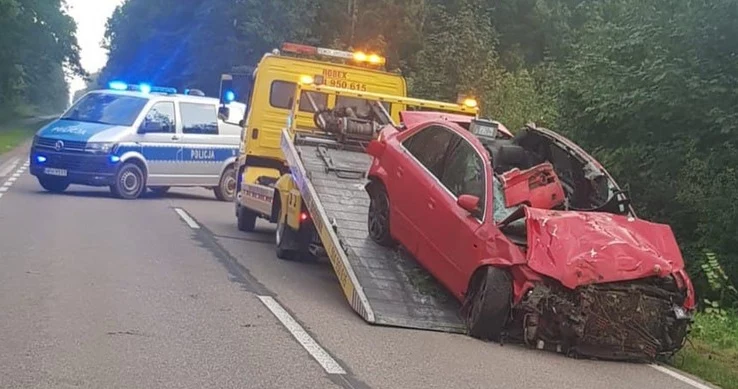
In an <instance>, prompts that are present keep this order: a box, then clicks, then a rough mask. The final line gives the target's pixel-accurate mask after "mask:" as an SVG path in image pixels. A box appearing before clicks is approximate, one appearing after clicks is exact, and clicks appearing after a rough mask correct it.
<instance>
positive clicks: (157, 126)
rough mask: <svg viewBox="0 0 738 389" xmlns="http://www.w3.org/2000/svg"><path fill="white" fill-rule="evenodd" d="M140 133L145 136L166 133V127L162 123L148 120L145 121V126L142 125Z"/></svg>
mask: <svg viewBox="0 0 738 389" xmlns="http://www.w3.org/2000/svg"><path fill="white" fill-rule="evenodd" d="M138 132H140V133H142V134H145V133H147V132H164V126H163V125H162V124H161V122H157V121H154V120H147V121H144V122H143V124H141V128H139V130H138Z"/></svg>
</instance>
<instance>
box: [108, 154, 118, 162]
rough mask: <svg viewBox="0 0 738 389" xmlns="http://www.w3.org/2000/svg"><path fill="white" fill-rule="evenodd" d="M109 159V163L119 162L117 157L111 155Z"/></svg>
mask: <svg viewBox="0 0 738 389" xmlns="http://www.w3.org/2000/svg"><path fill="white" fill-rule="evenodd" d="M109 158H110V162H111V163H118V162H120V157H119V156H117V155H111V156H110V157H109Z"/></svg>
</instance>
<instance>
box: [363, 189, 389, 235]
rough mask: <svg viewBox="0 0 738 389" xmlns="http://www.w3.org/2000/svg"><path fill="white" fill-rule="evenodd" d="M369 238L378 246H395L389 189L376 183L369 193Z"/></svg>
mask: <svg viewBox="0 0 738 389" xmlns="http://www.w3.org/2000/svg"><path fill="white" fill-rule="evenodd" d="M367 230H368V231H369V237H370V238H371V239H372V240H373V241H374V242H376V243H377V244H379V245H381V246H385V247H392V246H394V245H395V242H394V240H393V239H392V235H391V234H390V202H389V196H388V195H387V189H385V187H384V185H382V184H380V183H375V184H373V185H372V186H371V187H370V191H369V213H368V216H367Z"/></svg>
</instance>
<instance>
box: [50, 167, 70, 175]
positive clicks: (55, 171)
mask: <svg viewBox="0 0 738 389" xmlns="http://www.w3.org/2000/svg"><path fill="white" fill-rule="evenodd" d="M44 174H48V175H50V176H59V177H66V176H67V170H66V169H54V168H50V167H47V168H45V169H44Z"/></svg>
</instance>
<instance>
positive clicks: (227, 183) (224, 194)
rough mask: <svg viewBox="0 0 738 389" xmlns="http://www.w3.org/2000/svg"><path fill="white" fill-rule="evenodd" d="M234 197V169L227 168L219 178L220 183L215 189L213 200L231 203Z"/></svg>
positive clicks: (231, 167)
mask: <svg viewBox="0 0 738 389" xmlns="http://www.w3.org/2000/svg"><path fill="white" fill-rule="evenodd" d="M235 197H236V169H234V168H233V166H229V167H227V168H226V170H225V171H224V172H223V174H222V175H221V176H220V182H219V183H218V186H216V187H215V198H217V199H218V200H220V201H233V200H234V199H235Z"/></svg>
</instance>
